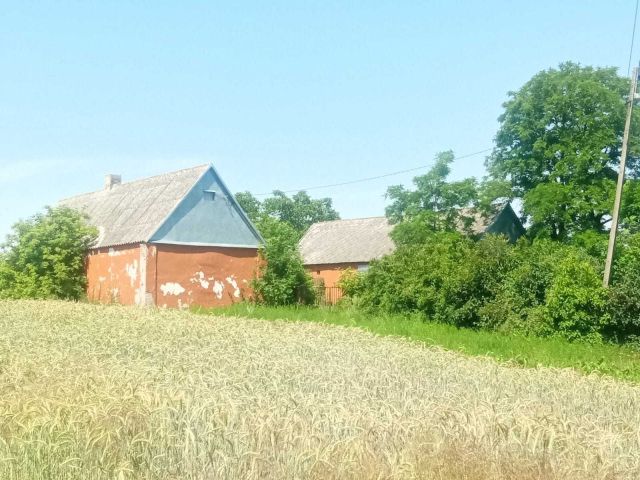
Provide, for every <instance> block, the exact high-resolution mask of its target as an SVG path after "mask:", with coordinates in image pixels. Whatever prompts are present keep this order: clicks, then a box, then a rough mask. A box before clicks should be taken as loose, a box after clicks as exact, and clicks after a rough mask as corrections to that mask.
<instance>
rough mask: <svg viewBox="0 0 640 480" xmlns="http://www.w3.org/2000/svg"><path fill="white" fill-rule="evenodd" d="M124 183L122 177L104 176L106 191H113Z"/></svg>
mask: <svg viewBox="0 0 640 480" xmlns="http://www.w3.org/2000/svg"><path fill="white" fill-rule="evenodd" d="M121 183H122V176H120V175H114V174H113V173H110V174H109V175H105V176H104V189H105V190H111V189H112V188H113V187H115V186H116V185H120V184H121Z"/></svg>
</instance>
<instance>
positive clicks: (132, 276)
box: [125, 260, 138, 287]
mask: <svg viewBox="0 0 640 480" xmlns="http://www.w3.org/2000/svg"><path fill="white" fill-rule="evenodd" d="M125 270H126V272H127V275H128V276H129V281H130V282H131V286H132V287H133V285H134V284H135V283H136V279H137V278H138V260H134V261H133V263H132V264H131V265H129V264H128V263H127V266H126V267H125Z"/></svg>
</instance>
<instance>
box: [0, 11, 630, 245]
mask: <svg viewBox="0 0 640 480" xmlns="http://www.w3.org/2000/svg"><path fill="white" fill-rule="evenodd" d="M634 7H635V2H634V1H633V0H613V1H612V0H600V1H586V0H582V1H578V0H565V1H562V2H558V1H557V0H556V1H552V0H538V1H529V2H522V1H521V2H514V1H507V0H504V1H498V0H493V1H492V0H484V1H479V0H478V1H470V0H469V1H466V2H464V1H460V2H453V1H451V2H449V1H444V0H443V1H422V2H410V1H389V2H381V1H368V2H349V1H328V0H325V1H318V2H315V1H301V2H281V1H270V2H240V1H239V2H214V1H207V2H189V1H180V2H178V1H174V2H160V1H156V2H144V1H121V2H110V1H104V2H79V1H73V2H64V1H56V2H50V3H47V2H15V1H14V2H4V1H1V0H0V25H1V28H0V65H1V66H2V68H1V70H0V71H1V74H0V204H1V205H2V206H3V208H2V209H0V238H1V237H4V234H6V233H7V232H8V231H9V229H10V225H11V224H13V223H14V222H15V221H16V220H18V219H19V218H25V217H28V216H30V215H32V214H33V213H35V212H37V211H38V210H40V209H41V208H42V207H43V206H44V205H47V204H54V203H55V202H56V201H57V200H58V199H60V198H63V197H67V196H71V195H74V194H77V193H82V192H86V191H92V190H96V189H99V188H101V186H102V181H103V180H102V179H103V175H104V174H105V173H120V174H122V176H123V179H124V181H126V180H132V179H136V178H141V177H146V176H150V175H154V174H158V173H162V172H166V171H170V170H175V169H179V168H184V167H189V166H192V165H197V164H202V163H213V164H214V165H215V166H216V168H217V169H218V171H219V172H220V174H221V175H222V177H223V178H224V180H225V181H226V183H227V185H228V186H229V187H230V188H231V189H232V190H233V191H241V190H249V191H252V192H255V193H261V192H269V191H271V190H273V189H276V188H277V189H283V190H289V189H296V188H301V187H310V186H314V185H323V184H329V183H335V182H341V181H349V180H353V179H357V178H361V177H369V176H373V175H378V174H384V173H387V172H390V171H395V170H401V169H408V168H412V167H416V166H419V165H428V164H430V163H431V162H432V161H433V158H434V155H435V154H436V153H437V152H438V151H441V150H447V149H452V150H454V152H455V153H456V154H458V155H464V154H468V153H470V152H475V151H479V150H483V149H486V148H489V147H491V145H492V139H493V136H494V135H495V132H496V128H497V117H498V115H499V114H500V112H501V104H502V102H503V101H504V100H505V99H506V94H507V92H508V91H509V90H515V89H517V88H519V87H520V86H521V85H522V84H523V83H524V82H526V81H527V80H528V79H529V78H530V77H531V76H532V75H533V74H535V73H536V72H538V71H539V70H541V69H545V68H548V67H551V66H557V64H558V63H559V62H561V61H564V60H573V61H576V62H580V63H583V64H589V65H598V66H616V67H619V68H620V72H621V73H623V74H626V72H627V62H628V55H629V42H630V37H631V29H632V18H631V16H632V15H633V11H634ZM638 58H640V48H636V54H634V62H635V61H637V59H638ZM483 162H484V156H483V155H478V156H474V157H470V158H466V159H461V160H459V161H457V162H456V163H455V166H454V171H453V177H454V178H461V177H464V176H469V175H476V176H481V175H482V174H483V172H484V168H483ZM416 173H420V172H416ZM416 173H412V174H405V175H398V176H395V177H390V178H384V179H381V180H377V181H373V182H366V183H360V184H355V185H350V186H348V187H341V188H332V189H324V190H311V191H310V192H309V193H310V194H311V195H313V196H330V197H332V198H333V199H334V204H335V206H336V208H337V209H338V211H339V212H340V214H341V215H342V216H343V217H344V218H348V217H358V216H372V215H381V214H383V211H384V204H385V202H384V193H385V190H386V187H387V186H388V185H390V184H397V183H405V184H406V183H409V182H410V181H411V178H412V177H413V176H414V175H415V174H416Z"/></svg>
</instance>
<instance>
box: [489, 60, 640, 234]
mask: <svg viewBox="0 0 640 480" xmlns="http://www.w3.org/2000/svg"><path fill="white" fill-rule="evenodd" d="M628 90H629V81H628V79H626V78H622V77H620V76H618V75H617V73H616V70H615V69H614V68H593V67H582V66H580V65H578V64H575V63H569V62H568V63H563V64H561V65H560V66H559V67H558V68H557V69H549V70H545V71H542V72H540V73H538V74H537V75H535V76H534V77H533V78H532V79H531V80H529V81H528V82H527V83H526V84H525V85H524V86H523V87H522V88H521V89H520V90H518V91H517V92H510V93H509V99H508V100H507V102H505V103H504V113H503V114H502V115H501V116H500V118H499V121H500V128H499V131H498V133H497V135H496V139H495V142H496V147H495V149H494V151H493V153H492V154H491V156H490V157H489V158H488V160H487V167H488V170H489V173H490V175H491V177H492V179H493V181H495V182H507V183H508V185H509V187H510V192H508V193H507V192H502V195H504V196H509V197H517V198H521V199H522V206H523V213H524V215H525V217H526V219H527V220H528V221H529V223H530V231H531V232H532V234H533V235H536V236H544V237H549V238H553V239H559V240H565V239H568V238H571V237H572V236H573V235H575V234H576V233H578V232H583V231H587V230H593V231H597V232H601V231H603V230H604V229H605V228H606V224H607V222H608V221H609V212H610V210H611V208H612V205H613V194H614V185H615V179H616V174H617V172H616V167H617V165H618V163H619V159H620V148H621V140H622V133H623V129H624V120H625V105H626V103H625V102H626V95H628ZM636 116H637V115H636ZM634 123H635V126H636V127H635V131H634V132H633V133H634V135H632V139H633V141H632V142H631V144H630V147H631V148H630V156H629V160H628V166H629V168H630V172H631V179H632V180H631V182H632V183H633V182H635V180H634V179H635V178H637V173H638V167H639V157H638V153H639V149H638V143H637V141H636V139H637V133H638V128H637V127H638V126H639V125H638V122H637V119H636V120H634ZM634 189H635V187H634ZM635 191H637V190H634V192H635ZM496 195H498V193H496ZM635 195H637V193H635ZM625 205H626V208H627V209H629V210H635V211H634V212H632V213H633V215H632V216H637V215H638V213H640V212H636V211H638V207H637V206H636V207H635V208H634V205H633V202H625ZM623 216H624V215H623ZM634 221H635V220H634Z"/></svg>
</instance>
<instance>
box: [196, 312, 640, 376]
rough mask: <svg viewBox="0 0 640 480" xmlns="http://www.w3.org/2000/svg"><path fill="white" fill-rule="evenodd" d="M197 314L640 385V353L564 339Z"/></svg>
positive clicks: (403, 321)
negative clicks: (378, 338) (359, 333)
mask: <svg viewBox="0 0 640 480" xmlns="http://www.w3.org/2000/svg"><path fill="white" fill-rule="evenodd" d="M193 312H195V313H198V314H208V315H223V316H238V317H249V318H258V319H263V320H285V321H310V322H317V323H326V324H331V325H342V326H347V327H358V328H362V329H365V330H368V331H370V332H373V333H376V334H379V335H398V336H401V337H405V338H409V339H411V340H416V341H419V342H423V343H425V344H427V345H435V346H439V347H442V348H445V349H448V350H454V351H458V352H461V353H464V354H467V355H483V356H489V357H493V358H495V359H497V360H499V361H502V362H508V363H511V364H515V365H519V366H523V367H536V366H548V367H556V368H575V369H577V370H579V371H581V372H583V373H586V374H589V373H598V374H602V375H608V376H611V377H615V378H619V379H624V380H631V381H633V382H639V383H640V352H638V351H636V350H634V349H632V348H630V347H624V346H617V345H611V344H597V345H593V344H586V343H580V342H568V341H566V340H563V339H561V338H539V337H523V336H517V335H507V334H503V333H497V332H488V331H477V330H472V329H465V328H456V327H454V326H451V325H445V324H440V323H434V322H425V321H423V320H421V319H419V318H412V317H404V316H391V315H385V316H371V315H369V314H365V313H363V312H360V311H358V310H356V309H352V308H343V307H322V308H312V307H277V308H276V307H265V306H261V305H252V304H247V303H238V304H235V305H232V306H230V307H224V308H214V309H203V308H194V309H193Z"/></svg>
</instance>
